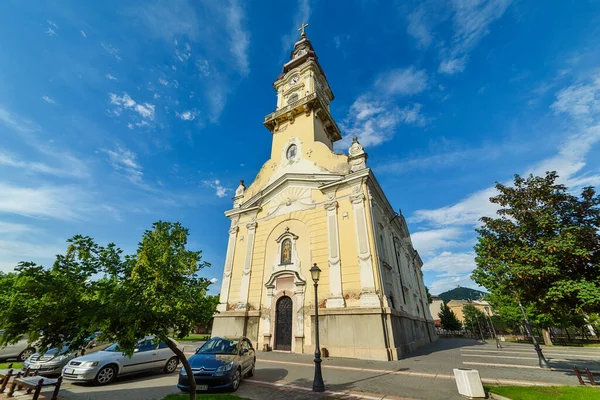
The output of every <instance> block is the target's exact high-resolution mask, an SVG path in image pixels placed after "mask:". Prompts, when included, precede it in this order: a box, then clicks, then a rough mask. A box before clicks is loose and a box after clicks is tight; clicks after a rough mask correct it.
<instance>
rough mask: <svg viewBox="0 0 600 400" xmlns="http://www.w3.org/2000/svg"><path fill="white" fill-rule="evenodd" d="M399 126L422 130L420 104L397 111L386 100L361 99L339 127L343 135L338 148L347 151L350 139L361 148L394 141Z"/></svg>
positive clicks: (423, 118) (423, 121) (410, 105)
mask: <svg viewBox="0 0 600 400" xmlns="http://www.w3.org/2000/svg"><path fill="white" fill-rule="evenodd" d="M401 124H408V125H416V126H422V125H424V124H425V117H424V116H423V115H422V114H421V104H419V103H414V104H409V105H406V106H404V107H398V106H397V105H395V104H394V103H393V102H391V101H390V100H382V99H377V98H375V97H374V96H372V95H363V96H361V97H359V98H358V99H356V100H355V101H354V103H353V104H352V106H350V110H348V114H347V115H346V118H345V119H344V120H343V121H342V123H341V125H342V127H343V130H344V131H345V133H346V136H345V137H344V139H343V140H342V141H341V142H340V144H339V146H340V147H347V146H349V144H350V141H351V138H352V137H353V136H357V137H358V139H359V141H360V143H361V144H362V145H363V146H377V145H380V144H382V143H384V142H386V141H388V140H391V139H392V138H393V137H394V134H395V132H396V129H397V128H398V126H400V125H401Z"/></svg>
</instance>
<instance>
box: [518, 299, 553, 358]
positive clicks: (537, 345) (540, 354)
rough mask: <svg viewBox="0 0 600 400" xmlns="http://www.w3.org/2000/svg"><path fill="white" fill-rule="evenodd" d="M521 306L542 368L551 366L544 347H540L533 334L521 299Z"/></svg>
mask: <svg viewBox="0 0 600 400" xmlns="http://www.w3.org/2000/svg"><path fill="white" fill-rule="evenodd" d="M519 307H520V308H521V312H522V313H523V318H524V319H525V329H527V333H528V334H529V336H531V340H532V341H533V347H534V348H535V351H536V352H537V356H538V361H539V362H540V368H550V364H548V361H546V357H544V354H543V353H542V349H541V348H540V345H539V344H538V342H537V339H536V338H535V335H534V334H533V330H532V329H531V325H530V324H529V320H528V319H527V314H526V313H525V309H524V308H523V305H522V304H521V302H520V301H519Z"/></svg>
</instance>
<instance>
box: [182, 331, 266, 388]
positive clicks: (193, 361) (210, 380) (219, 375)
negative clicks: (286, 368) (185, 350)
mask: <svg viewBox="0 0 600 400" xmlns="http://www.w3.org/2000/svg"><path fill="white" fill-rule="evenodd" d="M188 361H189V363H190V366H191V367H192V372H193V373H194V379H195V381H196V391H206V390H209V389H230V390H231V391H236V390H237V388H238V387H239V386H240V382H241V381H242V378H243V377H244V376H253V375H254V371H255V370H256V354H255V351H254V348H253V347H252V343H251V342H250V340H248V339H247V338H245V337H239V338H220V337H214V338H212V339H210V340H209V341H208V342H206V343H204V345H203V346H202V347H200V348H199V349H198V350H196V354H194V355H193V356H191V357H190V358H189V360H188ZM177 387H178V388H179V389H180V390H181V391H184V392H187V391H189V383H188V376H187V373H186V371H185V369H183V368H182V369H181V371H180V372H179V383H178V384H177Z"/></svg>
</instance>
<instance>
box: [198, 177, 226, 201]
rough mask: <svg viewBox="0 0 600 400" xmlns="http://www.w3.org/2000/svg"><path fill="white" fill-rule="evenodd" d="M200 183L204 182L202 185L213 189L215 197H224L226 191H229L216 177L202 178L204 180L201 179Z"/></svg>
mask: <svg viewBox="0 0 600 400" xmlns="http://www.w3.org/2000/svg"><path fill="white" fill-rule="evenodd" d="M202 183H203V184H204V186H207V187H211V188H213V189H215V194H216V195H217V197H225V196H227V193H229V192H230V191H231V189H229V188H226V187H225V186H223V185H222V184H221V181H220V180H218V179H215V180H204V181H202Z"/></svg>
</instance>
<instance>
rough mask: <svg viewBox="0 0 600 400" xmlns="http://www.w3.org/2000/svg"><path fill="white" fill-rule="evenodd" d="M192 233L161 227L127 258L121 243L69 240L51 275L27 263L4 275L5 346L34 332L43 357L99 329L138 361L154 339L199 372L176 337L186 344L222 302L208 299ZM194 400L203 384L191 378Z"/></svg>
mask: <svg viewBox="0 0 600 400" xmlns="http://www.w3.org/2000/svg"><path fill="white" fill-rule="evenodd" d="M187 237H188V230H187V229H185V228H184V227H183V226H181V224H180V223H178V222H177V223H171V222H162V221H159V222H156V223H155V224H153V226H152V230H148V231H146V232H145V233H144V235H143V237H142V241H141V242H140V243H139V245H138V249H137V253H136V254H135V255H132V256H125V257H124V256H123V255H122V251H121V250H120V249H118V248H117V247H116V246H115V245H114V244H109V245H108V246H107V247H102V246H99V245H97V244H96V243H94V241H93V240H92V239H91V238H89V237H86V236H79V235H78V236H75V237H73V238H72V239H69V240H68V243H69V246H68V248H67V252H66V254H65V255H58V256H57V257H56V261H55V262H54V265H53V266H52V268H50V269H46V268H43V267H41V266H38V265H36V264H34V263H29V262H22V263H20V264H19V266H18V267H17V268H16V273H15V274H12V275H10V276H7V275H2V276H0V288H5V287H11V288H12V290H10V291H8V294H5V295H3V296H4V300H6V301H5V302H0V321H1V322H0V325H1V327H2V328H4V329H5V330H6V332H5V333H4V334H3V335H1V336H0V345H3V344H7V343H10V342H14V341H16V340H18V338H19V337H21V336H22V335H24V334H26V335H28V336H29V338H30V340H32V341H35V340H39V341H40V343H41V347H42V351H43V350H46V349H47V348H50V347H61V346H62V345H63V344H64V343H65V342H70V345H69V347H70V348H71V349H79V348H81V347H83V343H84V340H85V339H86V338H87V337H89V336H91V335H92V334H93V333H95V332H97V331H101V332H102V334H101V338H103V339H106V340H111V341H115V342H118V343H119V346H120V348H121V350H122V351H123V352H124V353H125V354H128V355H132V354H133V352H134V349H135V347H136V345H137V342H138V341H139V340H140V339H142V338H144V337H145V336H146V335H154V336H156V337H157V339H159V340H161V341H164V342H166V343H167V345H168V346H169V348H171V350H173V352H175V353H176V354H177V355H178V356H179V359H180V360H181V361H182V362H183V364H184V368H186V370H187V372H188V376H189V377H193V374H192V372H191V368H190V365H189V363H188V362H187V359H186V357H185V355H184V354H183V352H182V351H181V350H180V349H178V348H177V346H176V344H175V343H174V342H173V341H172V340H171V339H170V338H171V337H175V338H181V337H184V336H186V335H187V334H189V333H190V331H191V330H192V329H193V328H194V327H195V326H197V325H200V324H202V323H206V322H208V321H209V320H210V319H211V318H212V315H213V314H214V312H215V308H216V304H217V302H218V299H216V298H215V297H214V296H209V297H207V296H206V291H207V289H208V286H209V285H210V282H209V281H208V280H207V279H205V278H203V277H200V276H199V272H200V271H201V269H202V268H204V267H207V266H209V264H208V263H206V262H204V261H202V258H201V252H200V251H191V250H188V249H187V248H186V245H187ZM190 388H191V390H190V398H192V399H194V398H195V396H196V394H195V381H194V379H191V380H190Z"/></svg>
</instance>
